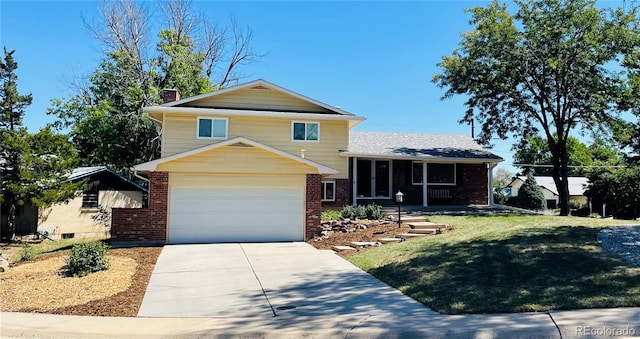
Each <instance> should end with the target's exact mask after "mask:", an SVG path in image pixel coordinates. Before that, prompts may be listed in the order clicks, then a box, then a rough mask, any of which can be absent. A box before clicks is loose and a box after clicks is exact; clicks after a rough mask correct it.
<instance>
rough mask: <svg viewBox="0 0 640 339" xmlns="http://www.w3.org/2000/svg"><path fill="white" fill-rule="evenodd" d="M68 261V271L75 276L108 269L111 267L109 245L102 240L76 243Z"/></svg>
mask: <svg viewBox="0 0 640 339" xmlns="http://www.w3.org/2000/svg"><path fill="white" fill-rule="evenodd" d="M66 262H67V273H68V274H69V275H70V276H74V277H84V276H85V275H87V274H89V273H93V272H98V271H102V270H106V269H108V268H109V258H108V257H107V246H106V245H105V244H103V243H102V242H100V241H92V242H86V243H81V244H75V245H73V247H72V248H71V254H70V255H69V258H67V260H66Z"/></svg>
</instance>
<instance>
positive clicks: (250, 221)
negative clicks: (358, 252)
mask: <svg viewBox="0 0 640 339" xmlns="http://www.w3.org/2000/svg"><path fill="white" fill-rule="evenodd" d="M163 96H164V99H165V104H163V105H160V106H153V107H145V108H144V111H145V112H146V113H147V114H149V116H150V117H151V118H152V119H154V120H155V121H156V122H157V123H158V124H159V125H160V126H161V128H162V131H163V132H162V139H161V141H162V152H161V157H160V158H159V159H157V160H154V161H150V162H147V163H143V164H139V165H137V166H135V167H134V170H135V171H137V172H139V173H141V174H145V175H147V176H148V177H149V179H150V192H149V197H150V199H149V208H146V209H131V208H128V209H114V210H113V223H112V229H111V235H112V240H113V241H134V242H158V243H203V242H252V241H253V242H256V241H300V240H305V239H308V238H310V237H313V235H315V234H316V233H317V232H318V230H319V226H320V213H321V210H322V209H326V208H340V207H343V206H344V205H350V204H353V205H355V204H367V203H370V202H376V203H379V204H384V205H391V204H394V201H393V195H394V193H395V192H397V191H398V190H401V191H402V192H403V193H405V202H404V203H405V204H409V205H424V206H427V205H434V204H463V205H467V204H480V205H487V204H490V203H491V201H492V196H491V190H490V189H489V188H490V187H492V185H491V180H492V179H491V178H492V175H491V172H492V169H493V167H494V166H495V165H496V164H497V162H499V161H502V159H501V158H500V157H498V156H496V155H494V154H491V153H490V152H487V151H486V150H483V149H482V147H480V146H479V145H478V144H477V143H475V142H474V141H473V140H472V139H471V138H470V137H467V136H451V135H426V134H401V133H378V132H375V133H373V132H351V131H350V130H351V128H353V127H354V126H356V125H358V124H359V123H361V122H362V121H364V120H365V119H364V118H362V117H359V116H356V115H354V114H351V113H349V112H346V111H344V110H342V109H340V108H338V107H334V106H330V105H327V104H325V103H322V102H319V101H317V100H314V99H311V98H308V97H305V96H302V95H300V94H297V93H295V92H292V91H290V90H287V89H285V88H282V87H279V86H277V85H274V84H272V83H269V82H267V81H264V80H256V81H252V82H249V83H246V84H242V85H238V86H234V87H230V88H226V89H222V90H219V91H215V92H212V93H207V94H203V95H199V96H195V97H191V98H186V99H182V100H180V98H179V95H178V93H176V92H175V91H172V90H167V91H165V92H164V93H163ZM424 178H426V180H424Z"/></svg>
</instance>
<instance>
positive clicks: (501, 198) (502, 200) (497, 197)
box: [493, 189, 509, 205]
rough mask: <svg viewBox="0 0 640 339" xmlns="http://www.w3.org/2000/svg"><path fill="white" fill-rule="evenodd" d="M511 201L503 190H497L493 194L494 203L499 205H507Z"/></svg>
mask: <svg viewBox="0 0 640 339" xmlns="http://www.w3.org/2000/svg"><path fill="white" fill-rule="evenodd" d="M508 201H509V197H508V196H507V195H505V194H504V192H502V190H501V189H500V190H497V191H494V192H493V202H494V203H496V204H498V205H506V204H507V202H508Z"/></svg>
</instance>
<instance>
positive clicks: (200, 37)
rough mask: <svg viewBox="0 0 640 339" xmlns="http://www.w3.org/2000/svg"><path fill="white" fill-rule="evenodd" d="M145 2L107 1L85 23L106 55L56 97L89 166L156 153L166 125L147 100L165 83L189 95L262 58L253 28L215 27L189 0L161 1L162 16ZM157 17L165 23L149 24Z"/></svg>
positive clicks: (56, 110)
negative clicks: (159, 122) (158, 121)
mask: <svg viewBox="0 0 640 339" xmlns="http://www.w3.org/2000/svg"><path fill="white" fill-rule="evenodd" d="M146 5H147V3H145V2H137V1H131V0H119V1H106V0H105V1H103V3H102V6H101V7H100V19H99V20H98V21H96V22H85V25H86V27H87V28H88V29H89V31H90V32H91V33H92V34H93V36H94V37H95V38H96V39H97V40H98V41H100V42H101V44H102V46H103V47H104V59H103V60H102V62H101V63H100V65H99V66H98V68H97V69H96V70H95V71H94V72H93V74H92V75H91V76H90V77H89V78H88V79H86V81H80V80H78V81H75V83H74V84H73V87H75V89H76V93H74V94H73V95H71V96H70V97H69V98H67V99H65V100H54V102H53V105H52V107H51V108H50V110H49V113H50V114H54V115H56V116H58V118H59V119H58V122H57V125H56V126H57V127H59V128H70V129H71V137H72V141H73V143H74V145H75V146H76V148H77V149H78V152H79V155H80V158H81V161H82V162H83V164H85V165H107V166H110V167H112V168H114V169H116V170H119V171H121V172H123V173H127V172H128V171H129V168H130V167H131V166H133V165H135V164H137V163H140V162H144V161H149V160H151V159H154V158H156V157H158V156H159V149H160V133H161V131H160V130H159V129H157V127H156V124H155V123H154V122H153V121H152V120H151V119H150V118H149V117H148V116H147V115H146V114H144V113H143V112H142V108H143V107H145V106H150V105H157V104H160V103H162V98H161V94H162V93H161V92H162V90H163V89H165V88H173V89H177V90H178V92H179V93H180V95H181V96H182V97H189V96H193V95H198V94H202V93H206V92H209V91H213V90H216V89H218V88H222V87H225V86H228V85H231V84H234V83H236V82H237V81H238V80H239V79H240V78H241V74H240V73H239V68H241V66H242V65H245V64H247V63H250V62H253V61H255V60H257V59H259V58H260V57H261V55H260V54H258V53H256V52H254V51H253V50H252V49H251V39H252V32H251V30H250V29H242V28H240V27H239V26H238V25H237V24H236V23H235V21H233V20H231V23H230V24H228V25H226V26H222V27H221V26H218V25H216V24H215V23H212V22H211V21H210V20H209V19H208V18H207V17H205V16H202V15H198V14H197V13H196V12H195V10H194V8H193V7H192V5H191V2H190V1H188V0H169V1H159V2H158V6H159V8H160V10H161V11H160V13H161V15H160V16H159V17H158V16H153V15H151V14H150V13H149V10H148V9H147V8H146ZM152 19H158V22H160V26H161V29H160V30H158V31H154V30H153V29H152V27H151V25H150V22H151V21H152ZM154 36H156V37H157V39H155V40H154V39H153V37H154Z"/></svg>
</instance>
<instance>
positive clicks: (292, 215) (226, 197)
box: [169, 188, 304, 244]
mask: <svg viewBox="0 0 640 339" xmlns="http://www.w3.org/2000/svg"><path fill="white" fill-rule="evenodd" d="M170 199H171V200H170V207H169V213H170V214H169V242H170V243H174V244H176V243H209V242H263V241H300V240H303V232H304V227H303V224H304V206H303V205H304V201H303V190H302V189H296V188H265V189H234V188H218V189H212V188H208V189H202V188H173V189H171V197H170Z"/></svg>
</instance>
